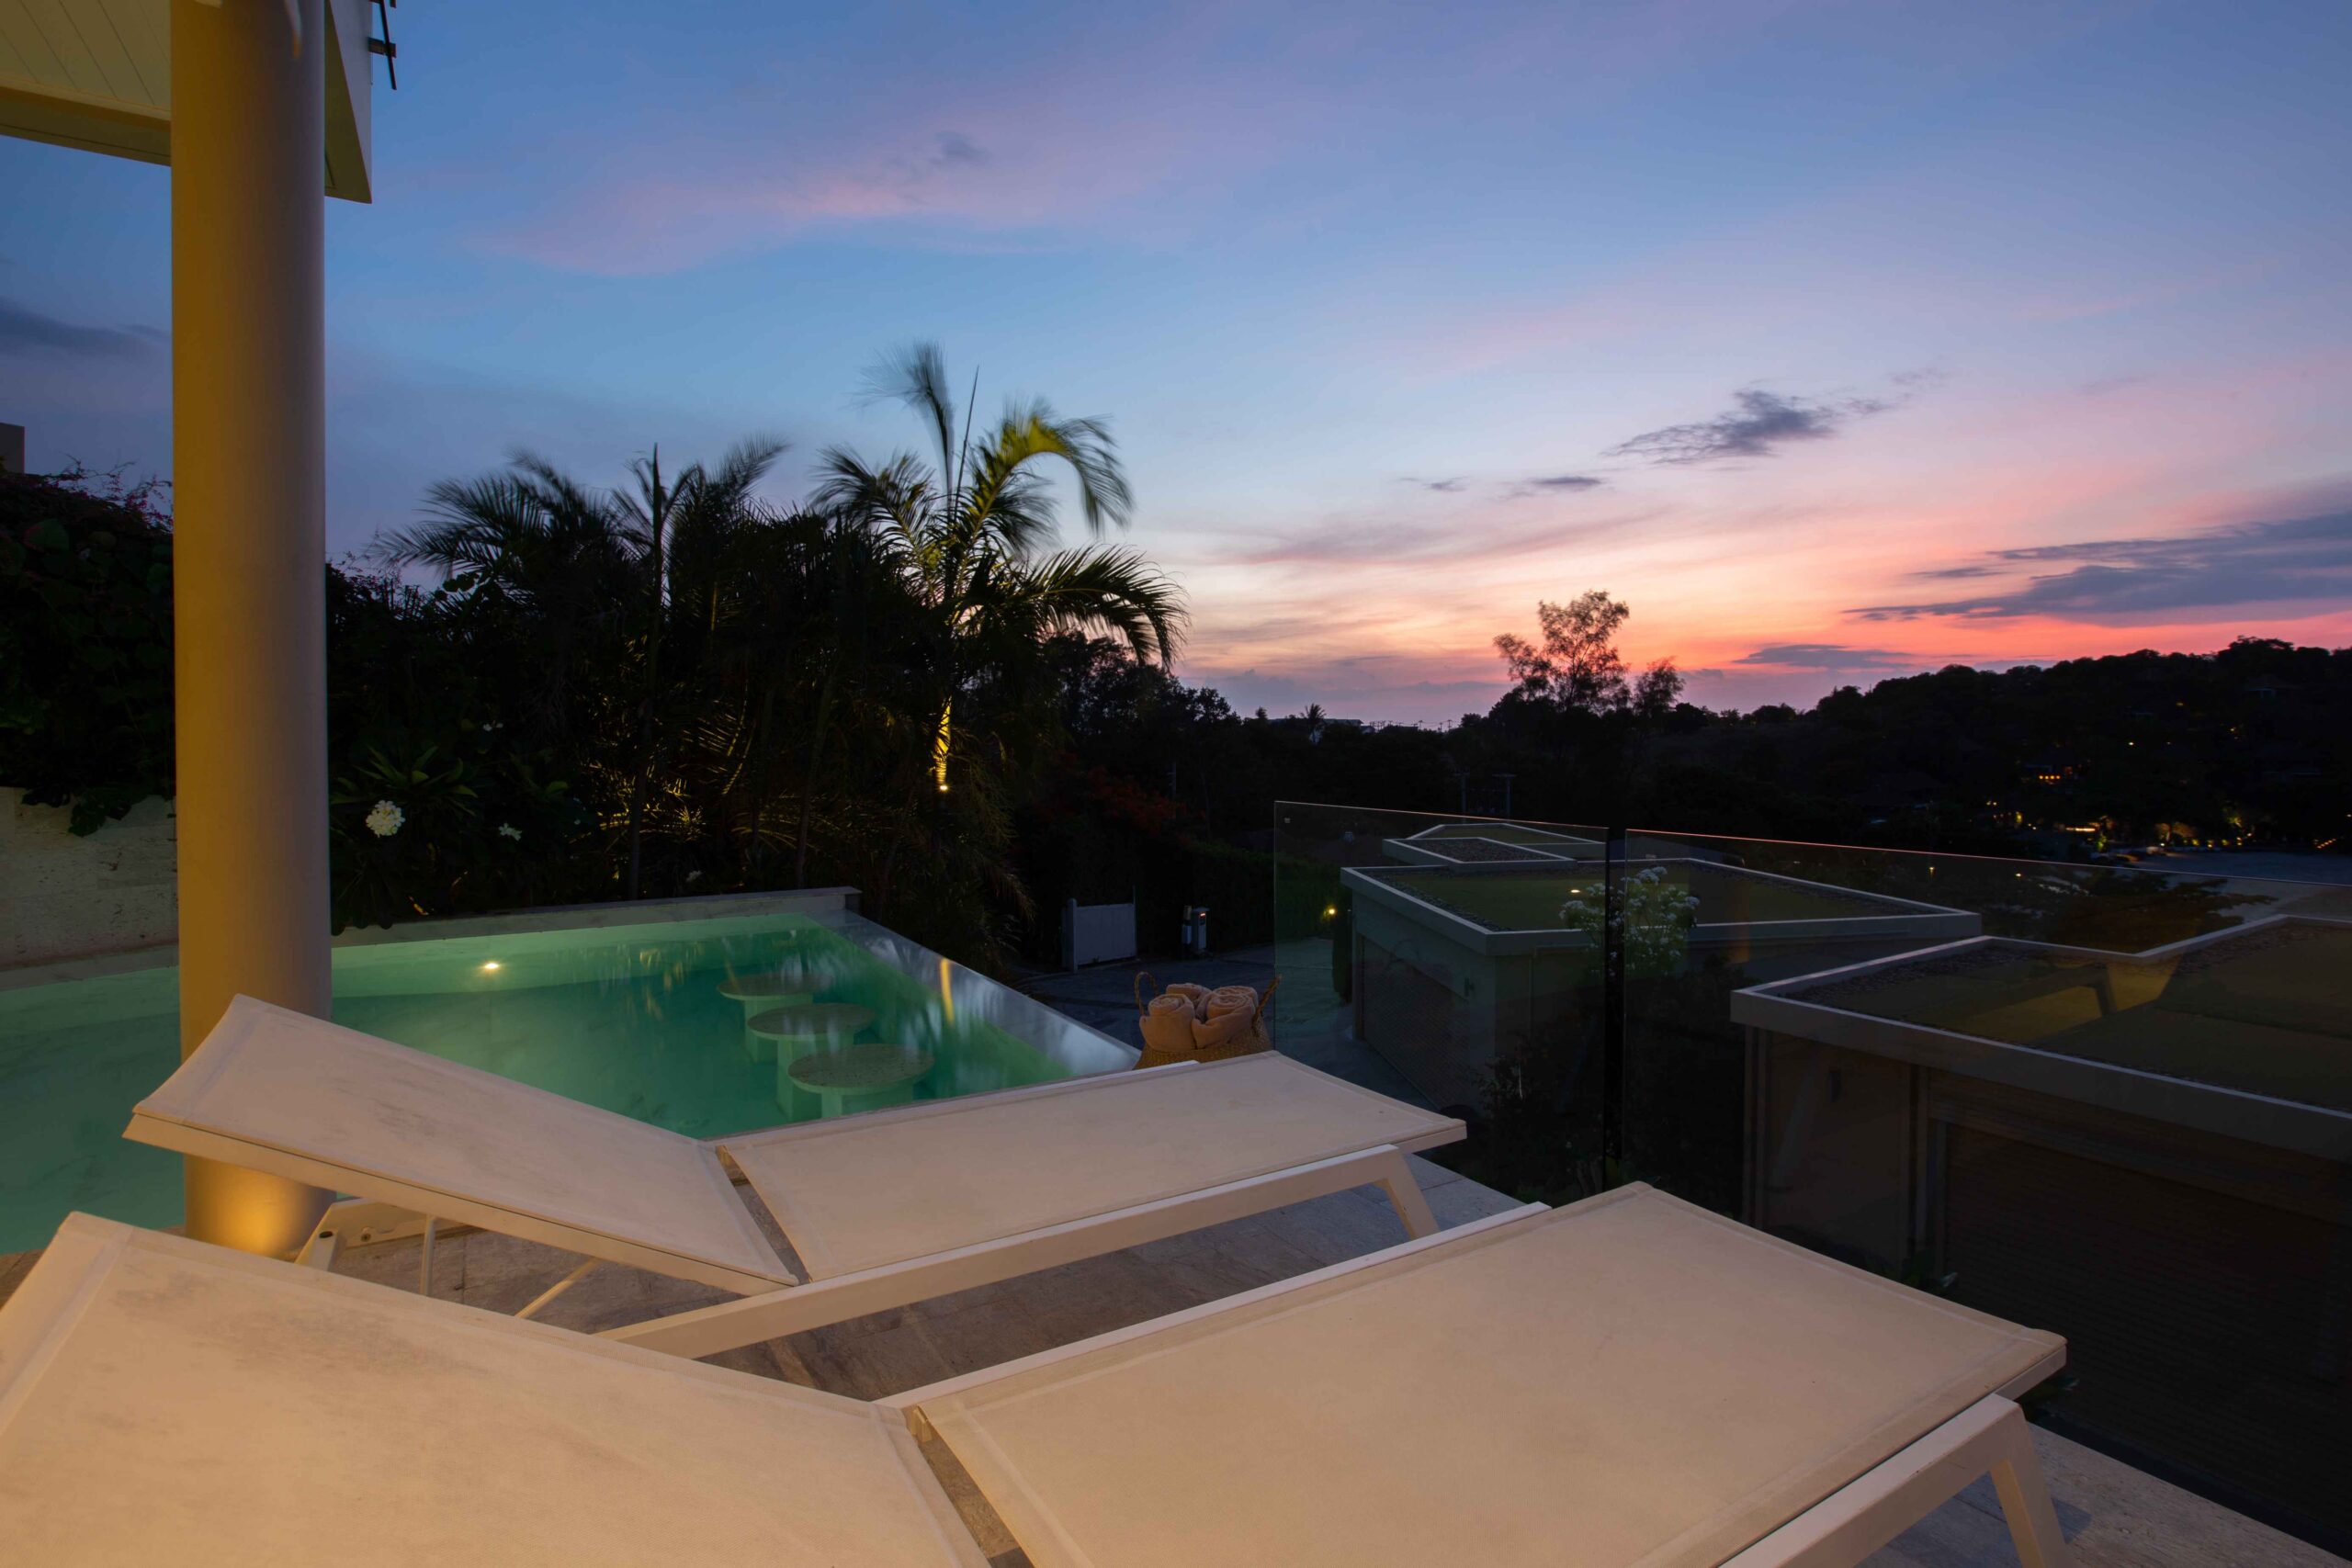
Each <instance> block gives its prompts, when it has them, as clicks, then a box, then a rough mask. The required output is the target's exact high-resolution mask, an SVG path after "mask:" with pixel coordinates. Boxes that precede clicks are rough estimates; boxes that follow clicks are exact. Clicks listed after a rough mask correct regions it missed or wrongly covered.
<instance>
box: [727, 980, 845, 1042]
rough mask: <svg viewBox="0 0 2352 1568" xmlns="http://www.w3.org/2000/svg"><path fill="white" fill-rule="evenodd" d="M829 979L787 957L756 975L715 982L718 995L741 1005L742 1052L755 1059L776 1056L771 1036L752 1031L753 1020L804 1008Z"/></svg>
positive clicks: (813, 999) (814, 998)
mask: <svg viewBox="0 0 2352 1568" xmlns="http://www.w3.org/2000/svg"><path fill="white" fill-rule="evenodd" d="M830 979H831V976H828V975H827V974H826V973H825V972H824V971H823V970H822V969H820V968H819V967H818V966H817V965H815V964H805V963H802V962H800V961H798V960H797V959H787V960H786V961H785V962H784V963H782V964H777V965H776V966H775V968H773V969H766V970H763V971H761V972H760V973H759V974H756V975H729V976H727V978H726V979H724V980H721V981H720V982H719V983H718V994H719V995H720V996H722V997H725V998H727V999H728V1000H729V1001H730V1002H741V1004H742V1006H743V1054H744V1055H747V1056H749V1057H750V1058H751V1059H752V1061H754V1062H770V1061H774V1060H775V1039H774V1038H773V1037H772V1036H769V1035H763V1034H757V1033H754V1032H752V1020H753V1019H755V1018H757V1017H759V1016H760V1014H762V1013H763V1012H774V1011H775V1010H776V1009H778V1008H797V1007H807V1006H808V1005H809V1003H811V1002H813V1001H815V1000H816V999H817V997H818V995H819V994H820V992H822V991H823V990H824V989H825V987H826V983H827V982H828V981H829V980H830Z"/></svg>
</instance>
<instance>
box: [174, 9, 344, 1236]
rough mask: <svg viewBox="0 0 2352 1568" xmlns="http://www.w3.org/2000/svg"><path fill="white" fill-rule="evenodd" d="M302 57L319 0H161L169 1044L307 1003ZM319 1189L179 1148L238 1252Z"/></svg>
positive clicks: (320, 379)
mask: <svg viewBox="0 0 2352 1568" xmlns="http://www.w3.org/2000/svg"><path fill="white" fill-rule="evenodd" d="M289 12H290V13H291V15H289ZM297 18H299V27H298V25H297ZM326 47H327V33H326V20H325V17H324V16H323V14H322V0H293V4H292V5H291V6H289V5H288V0H226V3H225V4H220V5H207V4H202V3H201V0H171V61H172V445H173V518H174V523H173V526H174V536H175V537H174V541H173V567H172V589H173V599H174V611H175V632H174V642H173V660H174V693H175V705H176V710H177V723H176V728H177V737H178V780H177V795H178V818H179V825H178V826H179V944H180V1054H181V1055H182V1056H186V1055H188V1054H189V1053H190V1052H192V1051H194V1050H195V1049H196V1047H197V1046H198V1044H199V1043H201V1042H202V1041H203V1039H204V1036H205V1035H206V1034H207V1033H208V1032H209V1031H210V1030H211V1028H212V1026H213V1024H215V1023H216V1022H218V1021H220V1014H221V1013H222V1011H223V1010H226V1008H227V1007H228V1005H229V1001H230V998H232V997H235V996H237V995H239V994H241V993H242V994H243V995H246V996H251V997H257V998H261V999H262V1000H264V1001H269V1002H276V1003H277V1004H279V1005H281V1006H284V1007H288V1008H294V1009H297V1010H300V1011H303V1012H307V1013H313V1014H316V1015H317V1016H319V1017H321V1018H324V1017H326V1016H327V1012H328V980H327V927H328V913H327V780H326V626H325V622H326V605H325V583H324V578H325V567H326V540H325V512H326V481H325V464H326V422H325V415H324V412H323V406H322V405H323V400H324V396H325V389H326V386H325V383H326V348H325V339H326V327H325V309H326V296H325V283H324V276H323V274H324V257H323V249H324V234H325V218H324V211H323V209H324V205H325V197H324V195H323V189H324V183H325V172H326V133H325V123H324V122H325V102H326V85H325V78H324V74H323V62H324V56H325V51H326ZM328 1197H329V1194H328V1193H326V1192H324V1191H322V1190H319V1189H317V1188H312V1187H306V1186H303V1185H301V1184H300V1183H298V1182H291V1181H286V1180H282V1179H277V1178H275V1177H264V1176H257V1175H255V1174H254V1173H252V1172H250V1171H246V1170H243V1169H241V1168H237V1167H233V1166H229V1165H222V1164H218V1163H216V1162H214V1161H210V1160H202V1159H190V1160H189V1161H188V1162H187V1230H188V1234H189V1235H194V1236H201V1237H203V1238H204V1239H206V1240H208V1241H216V1242H221V1243H225V1244H227V1245H228V1246H231V1247H242V1248H243V1249H245V1250H246V1251H249V1252H263V1253H274V1254H279V1255H283V1256H289V1257H290V1256H291V1255H292V1254H293V1252H294V1251H295V1249H296V1248H298V1247H300V1246H301V1244H302V1242H303V1240H304V1239H305V1237H306V1236H307V1235H309V1232H310V1230H311V1226H312V1225H313V1224H315V1223H316V1222H317V1219H318V1216H319V1215H320V1214H321V1213H322V1212H323V1211H324V1209H325V1206H326V1203H327V1200H328Z"/></svg>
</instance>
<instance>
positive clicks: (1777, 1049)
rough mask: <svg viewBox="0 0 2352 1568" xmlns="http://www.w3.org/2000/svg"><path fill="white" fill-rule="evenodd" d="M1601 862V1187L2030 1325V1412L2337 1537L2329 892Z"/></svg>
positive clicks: (2346, 1127)
mask: <svg viewBox="0 0 2352 1568" xmlns="http://www.w3.org/2000/svg"><path fill="white" fill-rule="evenodd" d="M1628 843H1629V854H1630V857H1631V858H1630V860H1629V865H1628V871H1629V877H1628V884H1629V888H1630V889H1631V890H1632V892H1631V895H1630V897H1629V898H1628V903H1627V932H1626V962H1627V970H1628V974H1627V982H1626V987H1625V1008H1626V1018H1625V1072H1624V1085H1625V1089H1624V1094H1625V1100H1624V1119H1625V1122H1624V1148H1625V1173H1626V1174H1627V1175H1628V1176H1630V1177H1632V1178H1634V1179H1642V1180H1646V1181H1651V1182H1655V1183H1657V1184H1658V1185H1660V1186H1663V1187H1666V1188H1668V1189H1669V1190H1673V1191H1676V1192H1678V1193H1679V1194H1681V1195H1682V1196H1684V1197H1687V1198H1690V1199H1691V1200H1692V1201H1696V1202H1701V1203H1704V1204H1706V1205H1708V1206H1709V1207H1711V1208H1714V1209H1718V1210H1720V1211H1721V1212H1723V1213H1727V1214H1731V1215H1734V1216H1736V1217H1738V1218H1741V1219H1744V1220H1746V1221H1747V1222H1749V1223H1751V1224H1758V1225H1761V1226H1763V1227H1764V1228H1766V1229H1768V1230H1770V1231H1773V1232H1774V1233H1776V1234H1779V1235H1785V1236H1789V1237H1791V1238H1792V1239H1796V1240H1799V1241H1802V1242H1804V1243H1805V1244H1806V1245H1808V1246H1811V1247H1816V1248H1818V1249H1820V1250H1821V1251H1823V1252H1826V1253H1828V1254H1830V1255H1831V1256H1834V1257H1838V1258H1844V1259H1846V1260H1848V1261H1849V1262H1853V1263H1856V1264H1859V1265H1860V1266H1862V1267H1864V1268H1868V1269H1874V1270H1876V1271H1879V1272H1881V1273H1884V1274H1887V1275H1890V1276H1894V1277H1898V1278H1902V1279H1905V1280H1909V1281H1910V1282H1912V1283H1914V1284H1917V1285H1919V1286H1921V1287H1923V1288H1926V1289H1928V1290H1933V1291H1937V1292H1941V1293H1945V1294H1948V1295H1950V1296H1951V1297H1952V1298H1953V1299H1955V1300H1957V1301H1961V1302H1963V1303H1967V1304H1969V1305H1971V1306H1975V1307H1980V1308H1982V1309H1984V1310H1985V1311H1988V1312H1993V1313H1997V1314H2000V1315H2002V1316H2004V1317H2008V1318H2012V1319H2015V1320H2017V1321H2018V1322H2022V1323H2027V1324H2031V1325H2035V1326H2037V1327H2042V1328H2049V1329H2052V1330H2055V1331H2056V1332H2058V1333H2061V1334H2064V1335H2065V1336H2066V1337H2067V1339H2068V1341H2069V1345H2070V1362H2069V1368H2068V1374H2067V1379H2066V1382H2065V1386H2064V1389H2063V1390H2062V1391H2057V1392H2054V1393H2053V1394H2052V1397H2050V1398H2049V1399H2048V1400H2047V1402H2046V1406H2047V1407H2046V1411H2045V1414H2046V1416H2047V1418H2048V1419H2050V1420H2051V1421H2052V1424H2054V1425H2056V1426H2058V1427H2061V1428H2062V1429H2064V1430H2066V1431H2068V1432H2070V1433H2071V1434H2073V1435H2075V1436H2077V1437H2080V1438H2086V1439H2088V1440H2092V1441H2095V1442H2097V1443H2098V1444H2099V1445H2100V1446H2102V1447H2105V1448H2108V1449H2109V1450H2114V1451H2117V1452H2120V1453H2121V1454H2122V1455H2123V1456H2124V1457H2126V1458H2128V1459H2130V1460H2131V1461H2133V1462H2135V1463H2139V1464H2141V1465H2143V1467H2146V1468H2153V1469H2154V1470H2156V1471H2157V1472H2160V1473H2165V1474H2169V1475H2173V1476H2175V1477H2177V1478H2178V1479H2181V1480H2183V1481H2185V1482H2187V1483H2190V1484H2192V1485H2195V1486H2196V1487H2198V1488H2199V1490H2201V1491H2204V1492H2206V1493H2208V1494H2209V1495H2213V1496H2215V1497H2218V1498H2220V1499H2221V1500H2222V1501H2224V1502H2226V1503H2229V1504H2230V1505H2232V1506H2236V1507H2238V1508H2240V1509H2242V1510H2244V1511H2246V1512H2250V1513H2254V1514H2256V1515H2257V1516H2260V1517H2268V1518H2271V1519H2273V1520H2275V1521H2277V1522H2278V1523H2280V1524H2282V1525H2285V1526H2287V1527H2289V1528H2290V1529H2297V1530H2298V1531H2299V1532H2301V1533H2303V1534H2305V1535H2307V1536H2311V1537H2313V1538H2315V1539H2322V1540H2344V1539H2346V1537H2347V1536H2352V1492H2347V1491H2346V1488H2345V1487H2344V1486H2343V1485H2342V1473H2343V1472H2342V1461H2343V1456H2345V1455H2346V1454H2347V1453H2352V1385H2348V1384H2347V1382H2346V1351H2347V1349H2348V1348H2352V1163H2347V1162H2352V985H2347V984H2346V980H2345V976H2346V975H2347V974H2352V918H2347V917H2352V887H2338V886H2321V885H2313V884H2307V883H2290V882H2278V881H2270V880H2264V879H2258V878H2250V877H2223V876H2212V875H2180V874H2170V873H2166V872H2163V871H2158V870H2154V869H2150V868H2147V867H2145V866H2142V865H2135V864H2088V863H2049V862H2035V861H2016V860H1999V859H1985V858H1981V857H1973V856H1960V855H1943V854H1928V853H1913V852H1899V851H1886V850H1870V849H1858V848H1853V847H1849V846H1838V845H1821V844H1795V843H1776V842H1771V841H1767V840H1738V839H1726V838H1717V837H1710V836H1705V835H1694V834H1677V833H1664V832H1655V831H1646V830H1645V831H1637V832H1634V833H1633V834H1632V835H1630V836H1629V839H1628ZM1645 888H1646V889H1648V891H1645ZM1694 899H1695V902H1693V900H1694Z"/></svg>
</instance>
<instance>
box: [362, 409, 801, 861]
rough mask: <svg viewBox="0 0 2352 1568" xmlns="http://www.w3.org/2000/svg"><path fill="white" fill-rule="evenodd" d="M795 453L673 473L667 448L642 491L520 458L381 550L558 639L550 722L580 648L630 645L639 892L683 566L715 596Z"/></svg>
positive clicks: (632, 846)
mask: <svg viewBox="0 0 2352 1568" xmlns="http://www.w3.org/2000/svg"><path fill="white" fill-rule="evenodd" d="M784 449H785V448H784V443H782V442H780V441H775V440H765V439H754V440H750V441H744V442H741V443H739V444H737V446H734V447H733V448H732V449H731V450H729V453H728V454H727V456H726V457H724V458H723V459H721V461H720V462H719V464H718V467H717V468H706V467H705V466H704V465H702V464H700V463H695V464H690V465H689V466H688V467H686V468H684V469H683V470H681V471H679V472H677V473H676V474H674V475H671V476H667V477H665V476H664V474H663V473H662V452H661V448H660V447H659V446H656V447H654V448H653V450H652V453H651V455H650V457H642V458H639V459H638V460H637V461H635V462H633V463H631V464H630V465H629V477H630V479H631V480H632V481H633V488H632V489H628V490H619V491H598V490H594V489H593V488H591V487H589V486H586V485H583V484H582V483H580V482H579V481H578V480H576V479H571V477H570V476H568V475H566V474H564V473H563V472H561V471H560V469H558V468H555V467H554V465H552V464H550V463H548V461H546V460H545V459H544V458H541V457H535V456H533V455H532V454H530V453H528V452H516V453H515V454H514V456H513V457H511V458H510V459H509V461H508V466H507V468H506V470H505V471H504V472H503V473H493V474H488V475H484V476H483V477H481V478H480V479H465V480H460V479H444V480H441V481H440V482H438V483H436V484H435V485H434V486H433V487H432V488H431V489H430V490H428V491H426V492H425V505H424V511H425V521H424V522H423V523H420V524H418V525H416V526H414V527H411V528H405V529H401V530H398V531H396V532H394V533H391V534H388V535H386V536H383V537H382V538H380V539H379V540H378V542H377V544H376V546H375V548H374V554H375V555H376V557H377V558H379V560H382V561H383V562H385V563H386V564H388V565H390V566H394V567H410V566H424V567H429V568H432V569H434V570H438V571H439V572H440V573H441V574H442V577H443V579H444V581H446V582H447V584H448V585H449V586H451V587H452V588H456V589H458V590H460V591H461V592H465V593H467V594H469V595H470V596H472V597H474V598H476V599H479V600H492V601H497V602H503V603H506V604H514V605H515V606H517V607H518V608H520V609H521V610H522V611H523V612H524V613H526V614H527V615H529V617H530V618H531V620H532V622H533V623H534V628H535V630H537V631H538V632H540V633H542V634H544V635H545V636H547V637H548V638H550V639H551V643H552V646H551V647H550V649H549V650H548V651H549V656H550V671H549V678H548V691H547V693H546V694H545V701H546V706H547V709H548V713H549V716H550V722H560V716H562V715H563V714H564V713H566V712H567V711H568V709H569V707H570V705H571V702H572V701H573V700H574V696H575V694H574V693H573V691H572V689H571V670H572V668H573V666H574V664H575V663H577V662H578V661H579V660H578V656H577V655H578V649H579V647H580V646H581V645H582V644H583V643H586V642H588V641H589V640H590V639H591V638H592V637H595V636H597V635H598V634H602V635H603V636H604V637H617V638H618V639H619V640H620V642H621V644H622V647H621V648H620V649H619V650H618V655H619V658H618V663H619V665H620V667H622V668H624V669H627V670H628V671H630V673H631V674H632V676H633V680H632V681H631V682H630V684H631V685H632V686H633V687H634V691H633V692H632V693H631V694H629V695H630V697H631V699H632V700H631V701H630V702H629V703H628V707H629V709H630V711H631V721H630V723H629V725H628V730H629V735H630V741H629V745H628V758H627V762H626V768H627V773H628V789H627V805H626V818H627V829H626V839H627V844H628V861H627V880H626V885H625V886H626V887H627V892H628V897H631V898H634V897H637V896H638V894H639V889H640V886H641V883H642V879H643V871H644V835H645V822H646V806H647V800H648V797H649V796H650V794H651V792H652V780H653V773H654V769H655V766H656V763H657V761H658V759H659V755H660V752H661V750H662V741H663V739H664V736H663V733H662V729H661V728H660V727H659V726H658V724H657V718H658V716H660V714H661V712H662V707H663V704H662V643H663V639H664V634H665V632H666V630H667V629H668V626H669V623H670V621H671V619H672V618H673V615H672V610H673V603H672V602H673V584H674V582H675V581H676V579H677V577H678V565H679V563H680V562H681V561H684V562H685V563H686V564H687V567H688V570H689V571H690V573H692V574H693V575H692V577H691V581H693V583H694V586H695V589H696V590H697V591H698V592H704V593H716V592H717V591H718V587H717V583H716V581H713V580H710V579H709V574H708V572H707V570H704V569H706V568H707V566H708V565H709V564H710V563H713V562H715V561H716V560H717V559H718V558H720V557H721V556H722V555H723V554H724V552H725V549H726V545H727V542H728V540H729V538H731V537H732V536H734V534H735V533H737V532H738V531H739V530H741V528H743V527H744V526H745V525H747V523H748V522H749V521H750V520H751V519H752V518H753V517H755V516H757V515H758V514H759V513H760V508H759V503H758V502H757V500H756V498H755V497H754V495H753V493H752V492H753V491H754V490H755V489H756V487H757V486H758V484H759V481H760V480H761V479H763V478H764V477H765V476H766V474H767V472H768V470H769V468H772V467H773V466H774V464H775V460H776V458H777V457H779V456H781V455H782V453H783V452H784ZM698 607H699V606H698ZM711 613H715V610H713V611H712V612H711Z"/></svg>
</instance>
